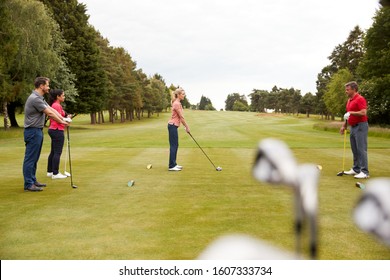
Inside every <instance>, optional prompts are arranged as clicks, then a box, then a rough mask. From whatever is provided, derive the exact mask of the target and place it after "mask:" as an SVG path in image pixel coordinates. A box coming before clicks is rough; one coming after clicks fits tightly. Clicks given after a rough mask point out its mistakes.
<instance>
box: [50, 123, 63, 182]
mask: <svg viewBox="0 0 390 280" xmlns="http://www.w3.org/2000/svg"><path fill="white" fill-rule="evenodd" d="M49 135H50V138H51V150H50V154H49V157H48V159H47V172H53V174H54V175H56V174H58V172H59V169H60V159H61V154H62V148H63V147H64V141H65V137H64V131H63V130H58V129H49Z"/></svg>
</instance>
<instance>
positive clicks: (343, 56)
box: [328, 26, 364, 80]
mask: <svg viewBox="0 0 390 280" xmlns="http://www.w3.org/2000/svg"><path fill="white" fill-rule="evenodd" d="M363 55H364V32H363V31H362V30H361V29H360V27H359V26H355V28H354V29H353V30H352V31H351V32H350V33H349V35H348V38H347V40H346V41H345V42H344V43H343V44H341V45H338V46H336V48H335V49H334V50H333V52H332V54H331V55H330V56H329V57H328V58H329V60H330V62H331V66H332V69H336V70H337V71H338V70H340V69H348V70H349V71H350V72H351V73H352V75H353V76H354V77H355V79H356V78H357V77H356V70H357V67H358V65H359V63H360V61H361V60H362V58H363ZM337 71H336V72H337ZM356 80H358V79H356Z"/></svg>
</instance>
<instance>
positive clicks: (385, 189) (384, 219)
mask: <svg viewBox="0 0 390 280" xmlns="http://www.w3.org/2000/svg"><path fill="white" fill-rule="evenodd" d="M353 218H354V221H355V223H356V225H357V226H358V227H359V228H360V229H361V230H363V231H365V232H368V233H371V234H373V235H375V236H376V237H377V238H378V239H380V240H381V241H382V242H384V243H386V244H387V245H389V246H390V179H389V178H376V179H371V180H369V181H367V183H366V188H365V189H364V191H363V194H362V196H361V197H360V199H359V201H358V202H357V204H356V206H355V209H354V211H353Z"/></svg>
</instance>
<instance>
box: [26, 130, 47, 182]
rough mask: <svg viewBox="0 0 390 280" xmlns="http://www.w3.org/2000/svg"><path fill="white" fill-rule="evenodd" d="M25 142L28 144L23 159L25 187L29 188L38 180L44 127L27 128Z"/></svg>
mask: <svg viewBox="0 0 390 280" xmlns="http://www.w3.org/2000/svg"><path fill="white" fill-rule="evenodd" d="M24 143H25V145H26V151H25V153H24V160H23V177H24V189H27V188H29V187H31V186H32V185H33V184H34V183H36V182H37V177H36V173H37V164H38V160H39V157H40V155H41V150H42V143H43V132H42V128H34V127H29V128H25V129H24Z"/></svg>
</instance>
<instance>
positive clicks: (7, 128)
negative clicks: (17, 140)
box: [3, 101, 10, 130]
mask: <svg viewBox="0 0 390 280" xmlns="http://www.w3.org/2000/svg"><path fill="white" fill-rule="evenodd" d="M7 103H8V102H6V101H4V102H3V115H4V130H9V128H10V123H9V117H8V110H7Z"/></svg>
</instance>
